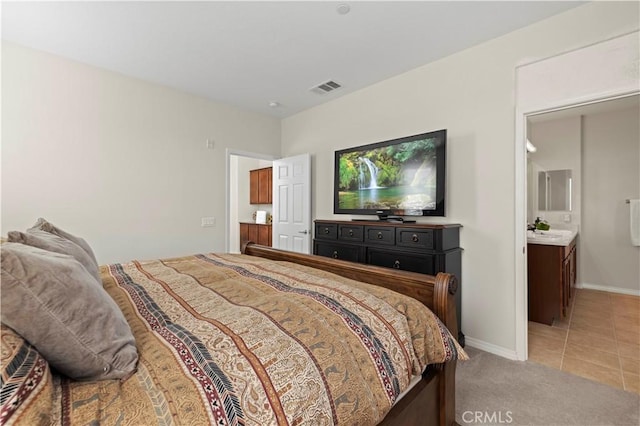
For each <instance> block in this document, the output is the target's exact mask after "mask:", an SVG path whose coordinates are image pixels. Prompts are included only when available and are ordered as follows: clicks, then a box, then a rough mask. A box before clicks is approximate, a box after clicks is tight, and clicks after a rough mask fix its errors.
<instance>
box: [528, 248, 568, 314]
mask: <svg viewBox="0 0 640 426" xmlns="http://www.w3.org/2000/svg"><path fill="white" fill-rule="evenodd" d="M576 265H577V253H576V239H575V238H574V239H573V241H571V243H569V244H568V245H566V246H556V245H546V244H527V281H528V285H527V288H528V299H529V321H535V322H539V323H542V324H547V325H552V324H553V320H554V319H557V320H561V319H563V318H564V317H565V316H566V315H567V308H568V307H569V303H570V301H571V299H572V298H573V296H574V292H575V287H576Z"/></svg>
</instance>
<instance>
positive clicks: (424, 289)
mask: <svg viewBox="0 0 640 426" xmlns="http://www.w3.org/2000/svg"><path fill="white" fill-rule="evenodd" d="M242 253H244V254H247V255H250V256H258V257H263V258H266V259H271V260H276V261H287V262H294V263H298V264H301V265H305V266H310V267H312V268H317V269H322V270H324V271H327V272H332V273H334V274H337V275H341V276H343V277H347V278H351V279H354V280H358V281H362V282H366V283H369V284H374V285H378V286H382V287H385V288H388V289H391V290H394V291H397V292H399V293H402V294H406V295H408V296H411V297H413V298H414V299H417V300H419V301H420V302H422V303H423V304H425V305H426V306H427V307H428V308H429V309H431V310H432V311H433V312H434V313H435V314H436V315H437V316H438V317H439V318H440V320H441V321H442V322H443V323H444V324H445V325H446V326H447V328H448V329H449V331H450V332H451V334H452V335H453V336H458V324H457V319H456V305H455V298H454V295H455V293H456V291H457V288H458V284H457V280H456V278H455V276H453V275H451V274H445V273H439V274H438V275H437V276H435V277H434V276H430V275H424V274H418V273H413V272H405V271H398V270H395V269H389V268H382V267H378V266H372V265H365V264H361V263H353V262H347V261H344V260H337V259H331V258H327V257H322V256H315V255H308V254H301V253H295V252H289V251H284V250H278V249H274V248H271V247H265V246H260V245H257V244H254V243H251V242H248V243H245V244H243V246H242ZM455 370H456V361H452V362H448V363H446V364H442V365H438V366H432V367H431V368H429V369H428V370H427V371H426V372H425V374H424V375H423V380H421V381H420V383H418V384H417V385H416V386H415V387H414V388H413V389H412V390H411V391H410V392H409V393H408V394H407V395H405V396H404V398H402V399H401V400H400V401H399V402H398V403H397V404H396V405H395V406H394V407H393V409H392V410H391V412H389V414H388V415H387V417H385V419H384V420H383V422H382V423H381V425H441V426H444V425H447V426H448V425H453V424H455Z"/></svg>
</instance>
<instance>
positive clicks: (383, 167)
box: [338, 138, 438, 212]
mask: <svg viewBox="0 0 640 426" xmlns="http://www.w3.org/2000/svg"><path fill="white" fill-rule="evenodd" d="M437 143H438V141H437V140H435V139H433V138H425V139H421V140H412V141H409V142H404V143H399V144H393V145H388V146H382V147H378V148H367V149H362V150H352V151H349V152H342V153H340V154H339V158H338V167H339V183H338V185H339V188H338V191H339V192H338V207H339V209H341V210H352V209H356V210H363V209H365V210H375V209H380V210H404V211H406V212H411V211H420V212H422V211H423V210H433V209H435V206H436V182H437V162H436V146H437Z"/></svg>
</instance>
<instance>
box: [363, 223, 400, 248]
mask: <svg viewBox="0 0 640 426" xmlns="http://www.w3.org/2000/svg"><path fill="white" fill-rule="evenodd" d="M364 229H365V231H364V232H365V233H364V241H365V242H366V243H369V244H382V245H386V246H392V245H395V243H396V235H395V229H394V228H391V227H382V226H381V227H375V226H366V227H365V228H364Z"/></svg>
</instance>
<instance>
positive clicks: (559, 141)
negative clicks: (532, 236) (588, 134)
mask: <svg viewBox="0 0 640 426" xmlns="http://www.w3.org/2000/svg"><path fill="white" fill-rule="evenodd" d="M548 116H552V115H551V114H549V115H548ZM530 121H531V123H529V126H528V135H529V136H528V137H529V140H530V141H531V143H533V145H535V147H536V148H538V150H537V151H536V152H530V153H529V154H528V166H529V174H528V176H527V187H528V192H529V196H528V205H527V222H528V223H532V222H533V221H534V220H535V219H536V217H540V218H541V219H544V220H546V221H547V222H549V223H550V224H552V225H556V227H568V226H577V227H578V229H579V228H580V221H581V192H582V188H581V186H582V185H581V163H580V150H581V148H580V145H581V118H580V115H577V116H571V117H563V118H558V119H551V120H548V119H545V118H544V117H538V118H536V117H533V118H531V119H530ZM565 169H568V170H571V174H572V209H571V211H541V210H539V209H538V172H539V171H541V170H546V171H548V170H565Z"/></svg>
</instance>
